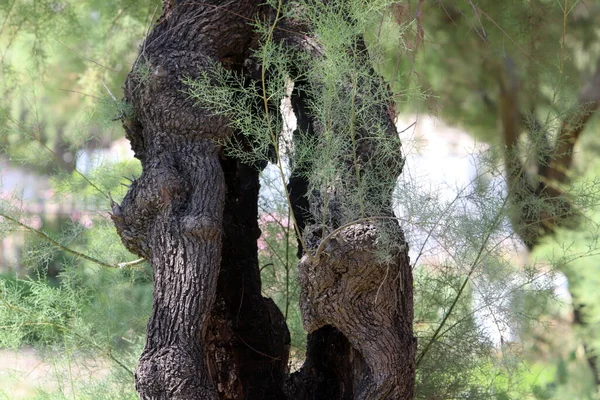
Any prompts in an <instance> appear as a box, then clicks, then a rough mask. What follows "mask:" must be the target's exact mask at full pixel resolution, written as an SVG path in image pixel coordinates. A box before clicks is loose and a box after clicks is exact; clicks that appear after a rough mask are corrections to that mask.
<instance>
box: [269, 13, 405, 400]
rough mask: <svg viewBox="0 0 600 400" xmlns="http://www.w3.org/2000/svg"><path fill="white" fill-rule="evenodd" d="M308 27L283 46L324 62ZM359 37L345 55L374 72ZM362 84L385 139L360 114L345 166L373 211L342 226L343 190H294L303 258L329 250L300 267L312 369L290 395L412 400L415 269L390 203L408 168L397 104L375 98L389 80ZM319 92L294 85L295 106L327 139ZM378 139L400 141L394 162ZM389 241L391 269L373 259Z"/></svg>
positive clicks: (306, 124) (359, 98) (304, 185)
mask: <svg viewBox="0 0 600 400" xmlns="http://www.w3.org/2000/svg"><path fill="white" fill-rule="evenodd" d="M292 25H293V22H292ZM302 28H303V27H302V26H293V27H291V26H285V27H284V32H302V33H303V35H293V34H292V35H287V34H285V33H284V34H282V35H281V37H280V38H279V39H280V40H281V41H282V42H284V43H285V44H286V45H287V46H289V47H291V48H293V49H296V50H299V51H302V52H308V53H309V54H311V55H312V56H313V57H327V54H324V53H323V52H322V50H321V49H320V48H319V46H318V40H315V38H313V37H311V35H310V32H307V31H306V30H302ZM355 40H356V43H349V44H348V52H349V53H352V52H356V53H355V56H357V57H358V58H359V59H360V61H359V64H360V65H369V62H370V60H369V59H368V53H367V51H366V46H365V44H364V41H363V39H362V38H360V37H357V38H356V39H355ZM301 72H302V71H300V74H301ZM364 79H365V81H364V82H361V84H360V85H359V88H358V90H357V93H356V94H355V101H356V103H357V104H359V105H360V106H362V107H364V108H365V110H366V111H365V114H364V115H368V118H374V119H376V120H377V121H378V124H379V126H380V127H382V128H383V130H384V131H385V132H386V137H385V138H379V139H373V137H374V136H376V135H374V134H373V132H372V131H370V125H368V124H367V123H366V122H365V120H362V119H361V117H360V116H359V117H358V118H357V124H356V131H355V132H354V134H355V136H356V143H357V144H356V145H355V146H354V149H353V150H352V151H353V152H354V153H355V157H354V160H347V161H346V162H344V161H342V165H344V164H345V165H346V167H342V168H348V169H351V170H355V169H356V170H358V172H357V173H356V175H354V176H352V177H351V178H350V179H349V182H346V184H347V185H349V186H353V185H358V184H359V180H360V178H361V177H362V178H363V179H366V177H369V178H370V179H371V180H372V185H371V186H370V187H369V188H368V189H367V195H366V197H367V200H366V201H367V202H369V203H370V204H369V207H367V209H368V211H366V214H364V215H362V217H363V218H360V217H361V215H360V214H359V213H358V212H357V214H356V215H355V216H354V220H353V221H345V220H344V218H343V217H340V216H339V215H337V212H336V210H333V212H332V210H330V209H324V208H327V207H328V206H324V205H323V204H322V201H321V199H322V198H324V196H326V195H328V196H329V198H330V203H329V204H337V203H338V202H339V203H341V202H343V199H341V198H336V194H335V193H336V190H337V188H335V187H318V186H315V185H312V184H311V182H310V179H307V178H303V175H302V174H298V173H296V174H294V175H293V176H292V178H291V180H290V183H289V185H288V190H289V192H290V198H291V201H292V208H293V212H294V214H295V219H296V221H297V222H298V223H299V229H298V231H299V232H300V233H301V234H303V235H304V238H305V243H309V245H308V246H309V249H306V251H308V252H315V251H317V249H322V252H321V253H317V254H316V256H315V254H314V253H313V256H310V255H308V254H306V252H305V253H304V255H303V256H302V259H301V261H300V264H299V266H298V277H299V283H300V287H301V295H300V308H301V311H302V319H303V325H304V327H305V329H306V330H307V331H308V332H309V336H308V348H307V359H306V362H305V364H304V365H303V367H302V369H301V370H300V371H298V372H297V373H296V374H294V375H293V376H292V379H291V380H290V384H289V392H290V393H291V394H292V396H291V397H292V398H302V399H329V398H332V399H333V398H335V399H411V398H413V396H414V380H415V353H416V339H415V338H414V336H413V331H412V323H413V281H412V269H411V266H410V262H409V259H408V253H407V251H408V247H407V245H406V241H405V239H404V235H403V233H402V230H401V229H400V227H399V225H398V223H397V222H396V221H395V220H394V218H393V212H392V206H391V194H392V191H393V188H394V187H395V183H396V178H397V176H398V175H399V174H400V173H401V171H402V165H403V163H402V161H401V152H400V142H399V139H398V133H397V131H396V128H395V125H394V122H393V118H394V112H393V106H392V104H393V103H392V102H391V101H390V98H389V97H387V96H382V98H379V99H377V98H376V97H375V96H376V95H375V93H378V92H379V91H378V90H377V89H375V91H374V92H373V91H371V89H373V88H381V87H386V83H385V82H384V81H383V79H382V78H381V77H380V76H379V75H377V73H376V72H375V71H374V70H372V69H370V70H369V77H368V78H364ZM367 80H369V81H367ZM315 85H318V84H315V83H312V82H307V81H300V82H296V87H295V89H294V92H293V94H292V105H293V108H294V112H295V114H296V116H297V120H298V121H297V122H298V130H299V131H300V132H302V133H303V135H309V136H312V137H313V138H316V140H317V141H318V140H325V139H323V138H322V133H323V132H322V129H323V128H322V127H320V126H319V124H318V123H316V122H315V120H314V118H312V117H311V111H312V110H311V108H310V106H309V105H310V104H311V103H312V100H314V99H311V97H310V96H311V95H314V93H318V90H317V87H315ZM347 94H348V96H349V97H350V93H349V92H348V93H347ZM374 97H375V98H374ZM357 107H359V106H357ZM296 134H298V132H296ZM380 140H391V141H396V142H395V143H397V146H398V147H397V152H395V153H394V155H393V156H392V157H395V158H396V159H391V158H390V155H389V154H385V152H381V151H380V150H381V147H380V146H382V143H381V142H380ZM358 143H360V144H358ZM324 145H326V144H324ZM356 163H358V164H359V165H358V166H357V165H356ZM303 167H304V168H307V166H306V165H304V166H303ZM308 168H311V166H308ZM383 171H385V173H383V174H382V172H383ZM303 172H304V173H305V172H306V171H303ZM350 175H352V173H351V174H350ZM346 189H349V187H346ZM309 193H310V194H309ZM317 215H320V216H321V217H322V216H324V215H327V217H326V218H325V219H326V221H323V218H321V221H320V222H318V223H316V221H317V220H319V218H318V217H317ZM323 222H325V223H326V225H327V227H326V228H324V227H323V226H322V224H323ZM324 230H326V231H324ZM384 232H385V233H384ZM382 236H386V237H388V238H391V240H390V242H388V243H387V244H386V245H387V246H389V247H388V248H386V249H385V251H386V252H387V255H388V257H385V258H386V261H385V262H384V261H383V260H382V259H381V258H380V257H379V256H378V255H376V253H377V251H381V250H382V249H381V244H380V243H381V242H382V240H381V238H382ZM300 254H301V253H300Z"/></svg>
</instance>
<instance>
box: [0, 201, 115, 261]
mask: <svg viewBox="0 0 600 400" xmlns="http://www.w3.org/2000/svg"><path fill="white" fill-rule="evenodd" d="M0 217H2V218H5V219H7V220H9V221H11V222H12V223H13V224H16V225H18V226H20V227H22V228H25V229H26V230H27V231H29V232H32V233H35V234H36V235H38V236H39V237H41V238H43V239H45V240H47V241H48V242H50V243H52V245H54V246H55V247H56V248H58V249H60V250H63V251H66V252H67V253H70V254H73V255H74V256H76V257H81V258H83V259H85V260H88V261H91V262H93V263H94V264H98V265H100V266H102V267H107V268H118V266H115V265H111V264H109V263H107V262H104V261H101V260H98V259H96V258H94V257H91V256H88V255H87V254H83V253H81V252H79V251H77V250H73V249H71V248H69V247H66V246H65V245H63V244H61V243H59V242H58V241H56V240H54V239H53V238H51V237H50V236H48V234H46V233H44V232H42V231H41V230H39V229H36V228H34V227H31V226H29V225H27V224H24V223H22V222H21V221H19V220H17V219H15V218H12V217H10V216H8V215H6V214H5V213H3V212H0Z"/></svg>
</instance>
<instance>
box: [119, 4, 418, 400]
mask: <svg viewBox="0 0 600 400" xmlns="http://www.w3.org/2000/svg"><path fill="white" fill-rule="evenodd" d="M233 8H234V9H233ZM259 11H260V9H259V6H258V2H254V1H250V2H246V1H245V2H228V3H225V4H216V3H215V4H212V3H210V2H202V1H175V0H165V2H164V10H163V14H162V16H161V17H160V19H159V20H158V23H157V24H156V26H155V27H154V29H153V30H152V32H151V33H150V34H149V35H148V38H147V39H146V41H145V42H144V44H143V45H142V47H141V51H140V56H139V58H138V60H137V61H136V63H135V65H134V67H133V70H132V72H131V73H130V74H129V76H128V79H127V82H126V88H125V100H126V101H127V102H128V103H130V104H131V106H132V112H131V113H130V115H127V116H125V117H124V126H125V129H126V133H127V137H128V139H129V140H130V141H131V145H132V148H133V150H134V152H135V155H136V157H137V158H139V159H140V161H141V162H142V167H143V173H142V175H141V176H140V178H139V179H137V180H135V181H134V182H133V183H132V186H131V187H130V190H129V191H128V193H127V195H126V197H125V199H124V200H123V203H122V204H121V205H120V206H119V205H117V204H114V206H113V220H114V223H115V226H116V227H117V231H118V233H119V235H120V236H121V239H122V241H123V243H124V244H125V246H126V247H127V248H128V249H129V250H130V251H132V252H134V253H136V254H138V255H140V256H142V257H145V258H146V259H148V260H149V262H150V264H151V265H152V268H153V271H154V293H153V295H154V303H153V309H152V315H151V317H150V321H149V323H148V330H147V341H146V346H145V348H144V351H143V354H142V356H141V358H140V361H139V365H138V367H137V370H136V388H137V390H138V392H139V394H140V398H142V399H217V398H220V399H247V398H253V399H283V398H285V397H286V396H287V398H290V399H325V398H327V399H410V398H412V396H413V387H414V375H415V365H414V356H415V347H416V342H415V339H414V337H413V335H412V318H413V309H412V307H413V305H412V276H411V268H410V263H409V260H408V257H407V248H406V245H405V241H404V237H403V234H402V231H401V230H400V228H399V226H398V225H397V224H396V223H395V222H390V220H389V218H391V216H392V214H391V204H390V198H389V197H390V195H391V191H392V190H393V187H394V184H395V179H396V177H397V175H398V174H399V173H400V172H401V163H398V162H392V160H391V159H386V158H385V157H380V156H379V155H378V154H377V147H378V143H377V141H376V140H374V139H372V138H369V136H370V135H369V134H370V132H369V131H368V129H367V128H366V127H365V126H358V127H357V137H358V138H359V139H360V140H361V144H360V146H357V148H356V149H355V156H357V157H358V159H359V160H360V163H361V166H360V169H361V173H363V174H366V175H367V174H371V178H373V176H374V175H373V174H375V175H377V174H376V173H375V171H379V172H378V173H379V174H381V176H376V177H378V178H381V180H382V181H383V182H385V184H384V185H378V186H377V187H376V188H372V190H371V191H370V192H369V194H370V195H372V196H374V197H376V198H377V199H378V202H377V204H378V208H377V210H372V212H370V214H369V215H367V216H368V217H374V219H373V220H372V221H371V220H369V221H363V223H360V224H359V223H357V224H351V225H349V226H348V227H347V228H346V229H340V231H339V232H337V233H336V234H334V235H333V234H332V235H331V237H329V238H328V239H327V240H326V241H327V243H326V244H325V243H324V242H323V236H320V237H319V234H318V233H316V231H317V230H318V229H316V228H315V227H314V226H310V229H309V230H310V231H311V232H312V236H313V237H312V239H311V241H310V242H311V243H312V245H314V246H320V245H321V244H322V245H323V246H324V250H323V251H322V252H320V253H319V256H318V257H310V258H307V257H306V256H305V257H304V258H303V260H302V262H301V263H300V277H301V284H302V304H301V307H302V311H303V313H304V323H305V326H306V327H307V328H308V329H309V331H310V335H309V344H308V352H307V353H308V359H307V362H306V363H305V366H304V368H303V369H302V370H301V371H300V372H299V373H298V374H296V375H295V376H294V378H293V379H291V380H289V381H288V382H287V385H286V386H285V387H286V393H285V394H284V379H285V378H286V376H287V357H288V347H289V334H288V332H287V328H286V326H285V322H284V320H283V317H282V315H281V313H280V312H279V310H277V308H276V307H275V305H274V303H273V302H272V301H271V300H269V299H264V298H262V296H261V294H260V274H259V269H258V261H257V246H256V239H257V238H258V237H259V235H260V230H259V229H258V224H257V197H258V187H259V186H258V171H259V169H260V167H261V166H257V165H244V164H242V163H240V162H239V161H236V160H234V159H230V158H227V157H223V156H222V154H221V152H220V149H219V146H217V145H216V144H215V140H219V139H223V138H226V137H229V136H230V135H232V134H235V133H234V132H231V129H229V128H228V127H227V120H226V119H225V118H222V117H218V116H215V115H213V114H212V113H211V112H210V111H209V110H206V109H202V108H201V107H198V106H197V105H195V104H193V103H192V101H191V100H190V99H189V97H188V96H187V95H186V94H185V89H186V88H185V86H184V84H183V83H182V78H192V79H193V78H194V77H196V76H198V73H199V72H200V71H202V70H203V69H207V68H211V65H212V63H214V62H221V63H222V65H223V66H225V67H226V68H230V69H234V70H236V71H238V72H239V73H242V74H248V73H249V72H248V71H245V70H244V64H245V61H246V60H247V59H249V58H251V48H252V46H253V44H254V43H255V41H256V38H255V35H254V34H253V32H252V27H251V25H250V24H249V22H250V21H252V20H253V17H254V14H256V13H257V12H259ZM288 33H289V34H290V35H291V36H290V37H288V38H285V39H284V41H285V40H287V43H289V44H291V45H292V46H295V48H296V49H298V44H302V45H305V44H306V43H309V42H310V46H314V47H311V48H310V49H309V50H308V51H310V52H311V54H313V55H314V56H323V54H321V53H319V49H318V45H316V44H315V43H316V41H315V40H314V39H313V38H309V37H308V36H306V35H302V34H300V35H298V31H296V33H294V32H292V31H288ZM307 38H308V39H309V41H308V42H307V41H306V39H307ZM280 39H281V38H280ZM357 41H358V42H357V43H356V45H357V46H358V47H361V51H362V52H363V54H364V55H365V56H366V54H367V53H366V49H364V44H363V43H362V39H360V38H357ZM349 48H350V47H349ZM354 48H356V46H354ZM303 51H304V50H303ZM364 62H368V59H367V58H365V60H364ZM250 75H251V74H250ZM371 75H372V79H373V82H370V84H373V83H374V84H375V85H384V83H383V81H382V79H381V77H379V76H378V75H377V74H375V72H374V71H371ZM307 85H308V84H307ZM299 86H301V85H299ZM307 87H308V86H307ZM362 95H365V96H366V97H367V98H368V96H371V95H372V94H371V93H363V94H362ZM384 97H385V96H384ZM298 99H299V97H298V96H296V99H295V100H294V101H295V102H296V104H299V103H298ZM304 100H306V99H304ZM357 100H358V101H359V102H360V95H359V96H358V98H357ZM376 103H377V102H376ZM277 106H278V105H277ZM369 107H370V106H369ZM299 110H300V109H299V108H298V107H296V111H297V112H299ZM303 110H304V111H305V112H307V113H310V110H309V109H308V108H307V107H306V104H305V105H304V109H303ZM368 114H369V118H370V119H372V118H373V117H375V118H379V119H380V122H381V124H382V126H385V129H386V132H387V135H388V139H389V140H396V141H397V140H398V138H397V132H396V130H395V128H394V125H393V121H392V119H391V118H392V117H393V116H392V113H391V112H390V103H389V98H387V97H385V98H382V99H380V101H379V103H377V104H375V105H374V106H373V107H371V108H370V109H369V110H368ZM310 129H312V127H311V128H310ZM315 134H316V135H319V132H318V130H317V131H315ZM398 146H399V142H398ZM349 161H350V157H348V159H347V160H346V164H345V165H346V167H348V168H350V164H349ZM386 167H388V169H387V170H386V169H385V168H386ZM381 171H384V172H381ZM357 180H358V177H355V178H354V179H350V181H349V182H348V184H349V185H355V184H356V182H357ZM297 183H299V184H300V186H302V188H301V190H299V191H296V190H295V189H292V197H293V201H294V205H295V210H294V211H295V213H296V215H297V217H298V219H299V220H301V219H302V218H301V217H300V216H299V214H298V208H297V207H296V206H297V205H298V204H301V203H306V204H307V209H306V210H305V212H306V213H305V215H304V217H305V219H302V220H303V221H305V222H308V223H309V224H310V223H311V222H312V220H311V214H310V213H308V208H310V209H312V210H313V211H312V212H313V213H316V212H319V207H321V205H319V200H318V197H319V195H318V194H314V193H313V194H314V196H313V197H312V198H311V197H310V196H307V194H306V189H307V186H306V185H304V183H306V182H303V181H300V182H297ZM291 186H294V185H291ZM329 189H331V188H318V190H317V192H318V191H319V190H320V191H321V193H324V192H326V191H327V190H329ZM315 193H316V192H315ZM320 211H323V210H320ZM381 216H385V218H388V219H387V220H386V219H383V220H378V219H377V218H379V217H381ZM302 223H304V222H302ZM328 223H329V224H330V226H329V228H328V229H329V231H330V232H331V231H333V230H334V229H336V228H338V227H340V225H341V224H342V223H344V220H343V219H340V218H337V217H336V216H332V217H331V218H329V219H328ZM302 228H303V227H301V229H302ZM383 231H385V232H386V233H387V234H392V237H393V240H392V241H391V242H392V244H393V245H392V246H390V248H389V249H388V257H387V258H386V261H385V262H384V261H383V259H379V258H378V257H377V256H376V255H375V254H374V253H375V252H376V251H381V250H383V249H381V248H380V247H381V244H380V238H381V236H382V232H383ZM321 234H323V235H324V234H326V232H324V231H321ZM311 250H313V251H314V250H315V249H314V248H313V247H311Z"/></svg>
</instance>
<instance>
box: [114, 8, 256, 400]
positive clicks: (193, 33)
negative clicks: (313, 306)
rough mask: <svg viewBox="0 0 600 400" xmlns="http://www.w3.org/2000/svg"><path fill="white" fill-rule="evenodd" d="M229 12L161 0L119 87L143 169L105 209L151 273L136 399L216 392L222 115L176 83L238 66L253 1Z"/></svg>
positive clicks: (224, 133)
mask: <svg viewBox="0 0 600 400" xmlns="http://www.w3.org/2000/svg"><path fill="white" fill-rule="evenodd" d="M231 5H232V4H231V3H227V4H222V3H219V4H216V3H215V4H213V3H211V2H194V1H175V0H166V1H165V2H164V7H163V14H162V16H161V17H160V19H159V20H158V22H157V24H156V25H155V26H154V28H153V30H152V31H151V32H150V34H149V35H148V37H147V38H146V40H145V42H144V43H143V45H142V47H141V51H140V55H139V57H138V59H137V61H136V63H135V64H134V66H133V69H132V71H131V73H130V74H129V76H128V78H127V82H126V87H125V100H126V101H127V103H129V104H130V105H131V109H132V111H131V112H130V113H129V115H127V116H126V117H125V120H124V126H125V129H126V133H127V138H128V139H129V140H130V141H131V145H132V148H133V150H134V152H135V156H136V157H137V158H139V159H140V161H141V162H142V168H143V172H142V175H141V176H140V178H139V179H137V180H135V182H133V183H132V186H131V187H130V189H129V191H128V193H127V195H126V197H125V199H124V200H123V203H122V205H121V206H119V205H116V204H115V205H114V207H113V220H114V222H115V225H116V227H117V231H118V233H119V235H120V236H121V239H122V241H123V243H124V244H125V246H126V247H127V248H128V249H129V250H130V251H132V252H133V253H136V254H138V255H140V256H142V257H145V258H146V259H148V261H149V262H150V264H151V265H152V268H153V271H154V292H153V297H154V302H153V308H152V315H151V317H150V321H149V322H148V329H147V339H146V346H145V348H144V351H143V353H142V356H141V358H140V361H139V364H138V367H137V370H136V389H137V390H138V392H139V394H140V398H142V399H182V400H183V399H186V400H189V399H217V398H218V397H219V392H221V387H222V386H223V385H221V382H219V380H222V379H223V377H222V374H221V373H220V371H218V368H217V371H212V372H213V376H211V374H210V373H209V368H208V367H209V366H213V367H214V354H215V350H214V349H215V347H211V351H212V352H211V354H212V355H213V357H212V359H211V363H208V364H209V365H207V357H208V349H207V345H206V343H207V341H206V339H207V329H208V328H209V326H212V327H213V328H214V326H215V322H214V321H215V318H213V319H212V321H213V324H212V325H211V324H210V321H211V320H210V315H211V310H212V308H213V304H214V302H215V298H216V292H217V282H218V276H219V269H220V265H221V262H222V257H221V254H222V252H221V250H222V243H223V239H222V236H223V232H224V229H223V208H224V205H225V202H226V194H225V187H226V177H225V175H224V173H223V169H222V167H221V163H220V158H219V153H220V152H219V146H218V145H217V144H216V142H217V141H218V140H222V139H224V138H226V137H228V136H229V135H230V134H231V132H230V129H229V128H228V127H227V121H226V120H225V119H224V118H220V117H216V116H213V115H212V114H211V113H210V112H209V111H207V110H203V109H201V108H199V107H197V106H196V105H195V104H194V103H193V101H192V100H191V99H189V98H188V96H187V95H186V94H185V86H184V84H183V82H182V79H183V78H188V77H189V78H193V77H195V76H198V74H199V72H200V71H202V70H204V69H209V68H211V67H212V64H213V63H215V62H221V63H223V64H224V65H226V66H227V67H230V68H232V67H235V66H241V65H243V61H244V59H245V58H246V57H248V55H249V47H250V45H251V41H252V39H253V33H252V28H251V26H250V25H249V24H248V20H252V18H253V16H254V14H255V13H256V12H257V11H258V2H255V1H245V2H239V4H237V7H236V10H235V11H236V12H235V13H232V12H231V11H230V10H227V7H231ZM253 237H254V238H255V237H256V234H255V235H254V236H253ZM261 311H264V309H263V310H261ZM211 344H212V345H213V346H215V342H214V341H213V342H212V343H211ZM216 347H217V348H218V345H216ZM213 378H216V380H217V382H215V379H213ZM228 379H229V378H228ZM215 384H217V385H215ZM225 386H227V384H225ZM227 390H229V389H227Z"/></svg>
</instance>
